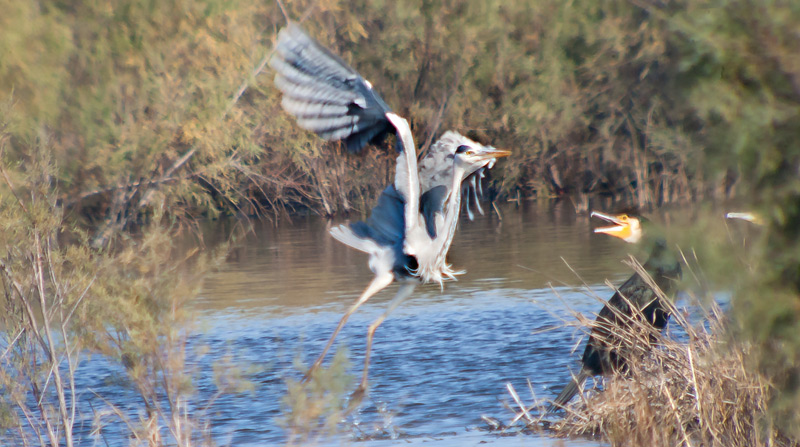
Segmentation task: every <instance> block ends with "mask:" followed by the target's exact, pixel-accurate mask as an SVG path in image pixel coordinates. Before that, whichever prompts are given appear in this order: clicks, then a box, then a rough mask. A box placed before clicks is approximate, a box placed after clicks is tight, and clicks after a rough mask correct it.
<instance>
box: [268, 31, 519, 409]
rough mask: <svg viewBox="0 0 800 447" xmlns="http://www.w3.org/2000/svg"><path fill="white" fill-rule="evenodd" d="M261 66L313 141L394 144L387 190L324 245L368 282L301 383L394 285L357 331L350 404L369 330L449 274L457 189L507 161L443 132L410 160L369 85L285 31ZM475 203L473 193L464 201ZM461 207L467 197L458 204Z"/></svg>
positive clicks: (298, 34)
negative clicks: (360, 313)
mask: <svg viewBox="0 0 800 447" xmlns="http://www.w3.org/2000/svg"><path fill="white" fill-rule="evenodd" d="M275 48H276V50H275V54H274V56H273V57H272V59H271V60H270V66H271V67H272V68H273V69H274V70H275V71H276V75H275V85H276V86H277V87H278V89H279V90H281V91H282V92H283V98H282V101H281V104H282V106H283V108H284V109H285V110H286V111H287V112H289V113H290V114H292V115H294V117H295V118H296V119H297V123H298V124H299V125H300V126H301V127H303V128H305V129H307V130H310V131H312V132H315V133H316V134H317V135H319V136H320V137H322V138H323V139H326V140H330V141H335V140H341V141H343V142H344V144H345V145H346V147H347V148H348V150H350V151H352V152H358V151H359V150H361V148H363V147H364V146H365V145H366V144H367V143H370V142H379V141H380V140H382V139H383V137H384V136H385V135H386V134H389V133H393V134H395V135H396V141H397V151H398V152H399V155H398V157H397V164H396V167H395V179H394V182H393V183H392V184H390V185H388V186H387V187H386V189H385V190H384V191H383V192H382V193H381V195H380V197H379V198H378V203H377V204H376V205H375V207H374V208H373V209H372V212H371V214H370V216H369V218H368V219H367V220H366V221H365V222H355V223H352V224H349V225H340V226H337V227H335V228H333V229H332V230H331V232H330V233H331V235H332V236H333V237H334V238H336V239H337V240H339V241H340V242H342V243H344V244H346V245H348V246H350V247H352V248H355V249H356V250H360V251H362V252H365V253H367V254H368V255H369V268H370V269H371V270H372V272H373V273H374V275H375V276H374V278H373V279H372V281H371V282H370V283H369V285H368V286H367V288H366V289H365V290H364V292H363V293H362V294H361V296H359V297H358V299H357V300H356V301H355V302H354V303H353V304H352V305H351V306H350V308H349V309H348V310H347V311H346V312H345V314H344V315H343V316H342V318H341V320H340V321H339V324H338V325H337V327H336V329H335V330H334V332H333V335H331V338H330V339H329V340H328V343H327V345H326V346H325V348H324V349H323V351H322V353H321V354H320V355H319V357H318V358H317V360H316V361H315V362H314V363H313V364H312V365H311V367H310V368H309V371H308V372H307V373H306V378H308V377H310V375H311V374H312V372H313V371H314V370H315V369H316V368H318V367H319V366H320V365H321V364H322V361H323V360H324V359H325V356H326V354H327V352H328V350H329V349H330V347H331V346H332V345H333V342H334V340H335V339H336V336H337V334H338V333H339V331H340V330H341V329H342V327H343V326H344V325H345V323H346V322H347V319H348V318H349V317H350V316H351V315H352V314H353V313H354V312H355V311H356V310H357V309H358V308H359V307H360V306H361V305H362V304H364V303H365V302H366V301H367V300H369V299H370V298H371V297H372V296H374V295H375V294H376V293H378V292H379V291H381V290H382V289H384V288H386V287H388V286H389V285H390V284H391V283H392V282H395V281H397V282H398V283H399V289H398V291H397V293H396V295H395V296H394V298H393V299H392V300H391V302H390V303H389V305H388V308H387V309H386V311H385V312H384V313H383V314H382V315H381V316H380V317H379V318H378V319H377V320H375V321H374V322H373V323H372V324H370V326H369V329H368V331H367V346H366V353H365V356H364V357H365V358H364V370H363V374H362V378H361V383H360V385H359V387H358V389H357V390H356V394H359V393H361V394H363V393H364V392H365V391H366V387H367V371H368V369H369V360H370V351H371V347H372V338H373V335H374V333H375V330H376V329H377V328H378V326H380V324H381V323H382V322H383V321H384V320H385V319H386V317H387V315H388V314H389V313H390V312H392V311H393V310H394V309H395V308H396V307H397V306H398V305H399V304H400V303H401V302H402V301H403V300H404V299H405V298H407V297H408V296H410V295H411V293H412V292H413V290H414V288H415V287H416V285H417V284H418V283H420V282H421V283H430V282H435V283H439V284H440V286H441V284H442V282H443V281H444V280H445V279H454V278H455V276H456V275H457V274H460V273H462V272H456V271H454V270H452V268H451V266H450V265H449V264H447V261H446V255H447V252H448V250H449V248H450V244H451V243H452V240H453V235H454V233H455V230H456V225H457V222H458V216H459V212H460V209H461V202H462V194H463V193H464V190H465V189H467V190H468V189H470V188H471V187H473V188H472V189H477V188H478V187H479V184H478V183H477V180H478V177H479V176H481V175H482V174H483V170H484V169H487V168H491V167H492V166H493V165H494V162H495V160H496V159H497V158H499V157H505V156H508V155H509V154H510V152H509V151H505V150H498V149H495V148H493V147H491V146H484V145H482V144H479V143H477V142H475V141H472V140H470V139H469V138H466V137H464V136H462V135H460V134H458V133H457V132H453V131H448V132H446V133H445V134H444V135H443V136H442V137H441V139H439V140H438V141H437V142H436V143H435V144H433V145H432V146H431V149H430V151H429V152H428V154H427V155H426V156H425V157H424V158H422V159H421V160H419V161H418V160H417V153H416V148H415V145H414V138H413V136H412V134H411V128H410V126H409V124H408V121H406V120H405V119H404V118H402V117H401V116H399V115H397V114H395V113H393V112H392V111H391V109H390V108H389V106H387V105H386V103H385V102H384V101H383V99H381V97H380V96H378V94H377V93H376V92H375V91H374V90H373V88H372V85H371V84H370V83H369V82H368V81H366V80H365V79H364V78H363V77H361V75H359V74H358V72H356V71H355V70H354V69H353V68H351V67H350V66H349V65H348V64H347V63H346V62H344V61H343V60H342V59H341V58H339V57H338V56H337V55H335V54H333V53H332V52H331V51H329V50H328V49H327V48H325V47H324V46H322V45H321V44H319V43H318V42H317V41H315V40H314V39H313V38H311V37H310V36H309V35H308V34H306V33H305V31H304V30H303V29H302V28H300V26H299V25H297V24H295V23H289V24H288V25H287V26H286V27H285V28H284V29H282V30H281V31H280V33H279V34H278V40H277V43H276V47H275ZM473 194H477V193H473ZM467 198H469V196H467Z"/></svg>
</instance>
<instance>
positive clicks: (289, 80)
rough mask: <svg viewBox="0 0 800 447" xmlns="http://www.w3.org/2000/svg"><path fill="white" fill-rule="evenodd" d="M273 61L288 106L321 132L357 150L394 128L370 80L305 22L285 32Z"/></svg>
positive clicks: (307, 126) (299, 119)
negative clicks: (322, 41)
mask: <svg viewBox="0 0 800 447" xmlns="http://www.w3.org/2000/svg"><path fill="white" fill-rule="evenodd" d="M270 66H271V67H272V68H273V69H275V71H276V73H277V74H276V75H275V85H276V86H277V87H278V89H280V90H281V91H282V92H283V95H284V96H283V100H282V101H281V105H282V106H283V108H284V109H285V110H286V111H287V112H289V113H291V114H292V115H294V116H295V117H296V118H297V122H298V123H299V124H300V126H302V127H303V128H305V129H308V130H310V131H312V132H314V133H316V134H318V135H319V136H320V137H322V138H324V139H326V140H332V141H333V140H343V141H344V143H345V145H346V146H347V148H348V149H349V150H350V151H352V152H357V151H359V150H361V148H363V147H364V146H365V145H366V144H367V143H369V142H371V141H373V140H378V139H380V138H383V136H385V135H386V133H387V132H392V131H394V129H392V125H391V124H390V122H389V120H388V119H387V118H386V114H387V113H389V112H390V111H391V110H390V109H389V107H388V106H387V105H386V103H385V102H384V101H383V99H381V97H380V96H378V95H377V94H376V93H375V92H374V91H373V90H372V87H371V86H370V84H369V83H368V82H367V81H366V80H364V78H362V77H361V76H360V75H359V74H358V72H356V71H355V70H354V69H353V68H352V67H350V66H349V65H347V63H346V62H344V61H343V60H342V59H341V58H340V57H339V56H337V55H335V54H333V53H332V52H330V51H329V50H328V49H327V48H325V47H323V46H322V45H320V44H319V43H318V42H317V41H315V40H314V39H312V38H311V37H310V36H308V34H306V33H305V31H303V29H302V28H300V26H299V25H297V24H295V23H289V25H288V26H287V27H286V28H284V29H282V30H281V31H280V33H279V34H278V42H277V44H276V47H275V54H274V56H273V57H272V59H271V60H270Z"/></svg>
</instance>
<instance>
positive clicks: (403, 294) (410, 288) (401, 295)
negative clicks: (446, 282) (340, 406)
mask: <svg viewBox="0 0 800 447" xmlns="http://www.w3.org/2000/svg"><path fill="white" fill-rule="evenodd" d="M416 286H417V281H415V280H410V281H405V282H403V283H401V284H400V289H399V290H398V291H397V294H396V295H395V296H394V298H392V301H390V302H389V307H388V308H387V309H386V311H385V312H384V313H383V314H382V315H381V316H380V317H378V319H377V320H375V321H373V322H372V324H370V325H369V329H368V330H367V351H366V353H364V372H363V375H362V376H361V385H359V387H358V390H360V391H361V392H364V391H365V390H366V389H367V371H368V370H369V357H370V352H372V336H373V335H375V330H377V329H378V326H380V325H381V323H383V320H385V319H386V317H388V316H389V314H390V313H392V311H393V310H395V309H396V308H397V306H398V305H400V303H402V302H403V300H405V299H406V298H408V297H409V296H411V293H412V292H414V288H415V287H416ZM358 390H357V391H356V393H358Z"/></svg>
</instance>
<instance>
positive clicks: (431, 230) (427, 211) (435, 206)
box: [419, 185, 448, 239]
mask: <svg viewBox="0 0 800 447" xmlns="http://www.w3.org/2000/svg"><path fill="white" fill-rule="evenodd" d="M447 193H448V191H447V187H445V186H444V185H438V186H435V187H433V188H431V189H429V190H428V191H426V192H425V193H424V194H422V197H420V199H419V208H420V211H421V213H422V217H423V220H424V221H425V228H426V229H427V230H428V235H429V236H430V237H431V239H436V214H437V213H438V214H441V213H442V210H443V209H444V201H445V199H447Z"/></svg>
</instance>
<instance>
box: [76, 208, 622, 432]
mask: <svg viewBox="0 0 800 447" xmlns="http://www.w3.org/2000/svg"><path fill="white" fill-rule="evenodd" d="M500 212H501V213H502V219H500V218H499V217H498V215H497V214H496V213H494V212H492V213H487V215H486V216H477V217H476V220H475V221H474V222H470V221H467V220H464V221H463V222H462V224H461V225H460V229H459V231H458V232H457V235H456V239H455V242H454V244H453V247H452V249H451V253H450V254H451V256H450V262H451V263H452V264H453V266H454V267H455V268H458V269H466V270H467V274H465V275H463V276H461V277H460V279H459V281H457V282H448V283H446V284H445V287H444V290H441V289H440V288H439V287H438V286H437V285H426V286H420V287H418V288H417V290H416V291H415V293H414V295H412V297H411V298H410V299H408V300H407V301H406V302H404V303H403V304H402V305H401V306H400V307H399V308H398V309H397V310H396V311H395V312H394V313H393V314H392V315H390V317H389V318H388V319H387V320H386V322H385V323H384V324H383V325H382V326H381V327H380V329H379V330H378V331H377V333H376V336H375V343H374V347H373V357H372V358H373V360H372V367H371V369H370V390H369V395H368V397H367V399H366V400H365V401H364V403H363V404H362V406H361V407H360V408H359V410H358V411H357V412H356V413H355V414H354V415H353V416H352V417H350V418H349V419H347V420H346V421H345V423H344V424H343V427H345V432H344V433H342V434H340V435H336V436H335V437H333V438H327V439H324V440H322V441H321V442H322V443H323V444H328V445H340V444H343V443H355V444H357V445H366V446H370V447H371V446H384V445H406V444H421V443H425V445H432V446H448V447H449V446H462V445H478V444H490V445H498V446H508V445H510V446H516V445H523V444H524V445H528V446H531V445H532V446H550V445H566V446H571V447H577V446H583V445H592V446H594V445H598V443H596V442H593V441H583V440H568V441H562V440H556V439H551V438H547V437H543V436H536V435H530V434H525V435H523V434H516V435H514V436H510V437H509V436H500V435H497V434H493V433H489V432H488V431H486V430H484V429H485V428H486V425H485V423H484V422H483V421H482V420H481V416H482V415H488V416H492V417H494V418H497V419H499V420H500V421H503V422H505V423H507V422H509V421H510V420H511V419H512V417H513V416H514V414H513V413H512V411H511V410H509V409H508V408H506V406H505V404H509V403H511V398H510V396H509V394H508V392H507V390H506V386H507V384H509V383H510V384H512V385H513V386H514V388H515V389H516V390H517V391H518V392H519V393H520V395H521V397H522V399H523V400H524V401H525V402H532V401H533V397H532V396H531V392H530V389H532V390H533V392H534V393H535V394H536V396H538V397H539V398H553V397H554V396H555V395H556V394H557V393H558V391H559V390H560V387H561V386H563V385H564V384H565V383H566V382H567V380H568V379H569V378H570V368H573V369H576V367H577V365H578V357H579V353H580V352H575V351H574V350H575V349H576V346H577V348H578V351H580V348H581V346H579V345H578V343H579V342H580V341H582V333H581V331H580V330H579V329H577V328H576V327H575V326H574V325H573V326H566V325H565V322H570V323H574V322H575V317H574V316H573V314H572V313H571V311H573V310H574V311H579V312H582V313H584V314H585V315H590V314H592V313H594V312H597V311H598V310H599V309H600V307H602V303H601V302H599V301H598V299H599V298H598V297H601V298H607V297H608V296H610V295H611V290H610V289H609V288H608V286H607V285H605V282H606V281H607V280H610V281H612V282H614V283H619V282H620V281H621V280H623V279H624V278H626V277H627V276H629V275H630V271H629V270H628V267H627V266H625V265H624V264H623V263H622V262H621V261H622V260H623V259H625V258H626V257H627V254H628V253H629V251H630V250H631V248H632V247H631V246H628V245H627V244H624V243H622V242H620V241H618V240H615V239H612V238H609V237H607V236H604V235H597V234H593V233H592V232H591V226H590V222H589V220H588V218H587V217H585V216H576V215H575V213H574V211H573V210H572V208H571V206H569V205H567V206H563V207H559V206H556V207H550V208H539V207H536V206H532V205H530V204H527V205H526V206H523V207H522V208H516V207H514V206H513V205H507V206H503V207H500ZM338 223H340V222H329V221H327V220H324V219H319V218H314V217H308V218H298V219H294V220H293V221H291V222H281V223H280V224H279V225H271V224H268V223H264V224H259V225H256V227H255V228H254V231H253V232H252V233H251V234H249V235H248V236H247V238H246V239H245V240H244V241H243V243H242V244H240V246H239V247H238V248H236V249H234V250H233V252H232V253H231V255H230V257H229V259H228V261H227V262H226V263H225V265H224V266H223V267H222V268H221V269H220V270H219V271H217V272H214V273H213V274H211V275H209V276H208V277H207V278H206V279H205V282H204V284H203V292H202V295H201V297H200V298H199V299H198V300H197V301H196V302H195V303H193V307H194V310H195V312H196V313H197V316H198V325H197V331H196V333H195V334H194V335H193V336H192V337H191V338H190V340H189V346H188V348H187V352H190V353H196V352H197V351H198V350H199V351H204V352H205V354H204V355H202V356H197V355H194V354H192V355H189V362H190V367H191V368H192V369H193V371H194V376H195V378H196V381H197V382H196V393H195V394H194V396H193V397H192V402H191V403H190V408H192V409H193V410H192V411H196V412H198V415H200V416H202V417H201V418H200V419H208V420H209V421H210V431H211V434H212V436H213V437H214V440H215V442H216V443H217V444H218V445H232V446H261V445H280V444H284V443H286V441H287V433H286V432H285V430H284V429H283V428H281V424H280V417H281V415H282V410H283V408H282V403H281V402H282V398H283V397H284V396H285V394H286V379H287V378H294V379H299V378H300V376H301V374H300V372H299V371H298V370H297V368H296V366H295V363H294V362H295V361H296V360H297V359H300V360H301V361H303V362H304V363H305V364H310V363H311V362H312V361H313V360H314V359H315V358H316V356H317V355H318V354H319V352H320V351H321V349H322V347H323V346H324V344H325V342H326V341H327V340H328V337H329V336H330V335H331V333H332V331H333V329H334V327H335V326H336V324H337V323H338V321H339V318H340V317H341V315H342V313H343V312H344V311H345V309H346V308H347V307H348V306H350V304H352V302H353V300H355V299H356V297H358V295H359V294H360V293H361V292H362V290H363V288H364V287H366V285H367V283H368V282H369V281H370V279H371V277H372V276H371V272H370V271H369V269H368V267H367V258H366V255H364V254H362V253H359V252H356V251H354V250H352V249H350V248H348V247H346V246H344V245H342V244H340V243H338V242H336V241H335V240H334V239H332V238H331V237H330V236H329V235H328V229H329V228H330V226H331V225H335V224H338ZM230 226H231V223H226V222H215V223H212V224H209V228H207V231H206V236H205V241H206V243H207V245H210V246H213V245H214V244H215V243H216V241H215V239H216V238H219V239H224V238H225V237H227V235H228V234H229V231H228V230H227V229H226V228H228V227H230ZM395 290H396V286H390V287H389V289H387V290H386V291H384V292H382V293H381V294H379V295H377V296H375V297H374V298H373V299H371V300H370V301H369V302H368V303H366V304H365V305H364V306H363V307H362V308H361V309H359V311H358V312H357V313H356V314H354V315H353V317H352V318H351V319H350V321H349V323H348V325H347V326H345V328H344V330H343V331H342V333H341V335H340V337H339V341H338V343H337V345H336V348H338V347H341V346H345V347H346V348H347V350H348V352H349V359H350V361H351V363H352V371H351V372H352V374H353V376H354V377H357V376H359V374H360V372H361V367H362V365H363V353H364V345H365V334H366V329H367V326H368V325H369V323H370V322H372V321H373V320H374V319H375V318H376V317H377V316H379V315H380V314H381V313H382V312H383V310H384V308H385V306H386V304H387V301H388V300H389V299H390V298H391V297H392V296H393V294H394V292H395ZM223 360H224V361H225V362H227V363H228V364H232V365H234V366H235V367H236V368H238V369H240V370H241V371H242V372H243V373H244V377H245V378H247V379H248V380H249V381H251V382H252V383H253V384H254V389H253V390H252V391H250V392H245V393H239V394H225V395H222V396H219V397H216V396H215V393H216V392H217V386H216V384H215V383H214V374H213V368H214V365H219V364H220V363H221V362H222V361H223ZM77 380H78V387H79V391H80V397H81V398H82V399H83V400H85V401H89V402H90V403H92V406H93V411H102V409H104V408H107V407H108V404H109V403H111V404H113V405H115V406H116V407H117V408H118V409H119V410H120V411H122V412H129V414H131V415H134V416H135V415H136V414H137V411H140V409H141V400H140V398H139V397H138V396H137V395H136V393H135V391H134V389H133V387H131V386H130V385H129V384H126V379H125V374H124V372H123V371H120V370H119V366H118V365H113V364H109V363H107V362H105V361H104V360H103V359H102V358H101V357H98V356H95V357H93V358H91V359H89V360H87V361H86V362H84V363H82V365H81V367H80V368H79V371H78V377H77ZM528 381H530V388H529V386H528ZM353 386H355V383H354V384H353ZM95 393H96V394H95ZM99 396H102V399H101V398H100V397H99ZM209 402H213V403H212V404H211V405H210V407H208V408H206V406H207V405H208V403H209ZM201 413H202V414H201ZM95 416H97V414H88V415H87V416H86V417H85V418H83V419H82V421H81V422H80V423H79V424H78V426H77V427H76V432H77V435H78V438H79V439H81V441H80V442H79V444H80V445H127V444H128V439H127V436H128V435H129V430H128V429H127V427H126V426H125V425H124V424H123V423H120V422H119V420H118V418H116V417H114V416H113V415H109V414H106V415H105V417H103V418H101V419H102V420H103V421H105V425H104V426H103V427H102V431H101V432H102V436H101V437H98V436H97V435H96V434H93V433H92V432H91V430H92V429H93V428H94V427H95V422H94V419H93V418H94V417H95ZM136 424H137V422H134V425H136ZM561 442H564V443H563V444H561Z"/></svg>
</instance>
